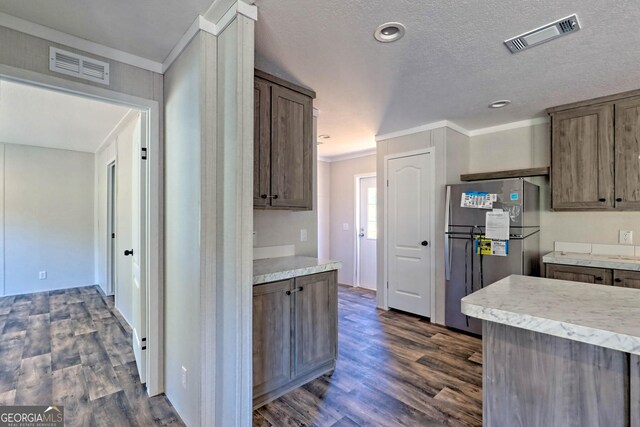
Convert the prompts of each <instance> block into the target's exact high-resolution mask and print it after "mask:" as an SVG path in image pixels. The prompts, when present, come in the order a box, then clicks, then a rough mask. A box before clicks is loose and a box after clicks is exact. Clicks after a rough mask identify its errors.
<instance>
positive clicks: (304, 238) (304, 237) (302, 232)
mask: <svg viewBox="0 0 640 427" xmlns="http://www.w3.org/2000/svg"><path fill="white" fill-rule="evenodd" d="M300 241H301V242H306V241H307V229H306V228H303V229H301V230H300Z"/></svg>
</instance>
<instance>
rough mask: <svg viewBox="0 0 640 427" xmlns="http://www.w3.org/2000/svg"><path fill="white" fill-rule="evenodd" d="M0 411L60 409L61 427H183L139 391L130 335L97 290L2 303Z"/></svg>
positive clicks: (167, 408) (160, 402)
mask: <svg viewBox="0 0 640 427" xmlns="http://www.w3.org/2000/svg"><path fill="white" fill-rule="evenodd" d="M0 332H1V334H0V405H49V404H53V405H62V406H64V412H65V426H87V425H92V426H93V425H96V426H103V425H104V426H113V425H117V426H128V425H130V426H138V425H139V426H151V425H163V426H181V425H183V424H182V421H181V420H180V418H179V417H178V415H177V414H176V412H175V410H174V408H173V407H172V406H171V403H169V401H168V400H167V398H166V397H165V396H164V395H161V396H155V397H151V398H149V397H148V396H147V394H146V390H145V387H144V386H143V385H142V384H141V383H140V380H139V377H138V371H137V368H136V363H135V360H134V356H133V350H132V346H131V330H130V329H129V327H128V325H127V324H126V322H125V321H124V319H122V318H121V316H120V314H119V313H118V312H117V311H116V310H115V308H114V299H113V297H106V296H104V295H102V293H101V291H100V290H99V288H98V287H97V286H88V287H83V288H71V289H64V290H57V291H50V292H41V293H35V294H28V295H17V296H9V297H3V298H0Z"/></svg>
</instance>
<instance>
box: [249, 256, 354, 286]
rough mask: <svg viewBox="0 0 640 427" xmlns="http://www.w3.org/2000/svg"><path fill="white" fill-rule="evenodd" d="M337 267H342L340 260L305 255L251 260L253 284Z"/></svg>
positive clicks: (336, 268)
mask: <svg viewBox="0 0 640 427" xmlns="http://www.w3.org/2000/svg"><path fill="white" fill-rule="evenodd" d="M339 268H342V263H341V262H340V261H332V260H329V259H318V258H311V257H306V256H286V257H280V258H265V259H256V260H254V261H253V284H254V285H259V284H262V283H269V282H276V281H278V280H286V279H291V278H292V277H298V276H306V275H309V274H315V273H322V272H323V271H331V270H338V269H339Z"/></svg>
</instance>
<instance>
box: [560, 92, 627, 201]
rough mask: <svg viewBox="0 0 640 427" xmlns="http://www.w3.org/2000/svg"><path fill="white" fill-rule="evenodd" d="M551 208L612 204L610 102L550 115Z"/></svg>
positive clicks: (611, 122) (611, 118) (611, 108)
mask: <svg viewBox="0 0 640 427" xmlns="http://www.w3.org/2000/svg"><path fill="white" fill-rule="evenodd" d="M552 120H553V123H552V128H553V134H552V141H553V144H552V152H551V156H552V157H551V158H552V161H551V177H552V178H551V179H552V186H553V190H552V191H553V208H554V209H557V210H560V209H593V208H595V209H606V208H613V206H614V200H613V144H612V141H613V106H611V105H604V106H596V107H587V108H581V109H577V110H571V111H563V112H560V113H556V114H554V115H553V118H552Z"/></svg>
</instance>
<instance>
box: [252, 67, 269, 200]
mask: <svg viewBox="0 0 640 427" xmlns="http://www.w3.org/2000/svg"><path fill="white" fill-rule="evenodd" d="M253 87H254V91H253V100H254V101H253V102H254V108H253V141H254V144H253V159H254V160H253V205H254V206H257V207H265V206H267V204H268V202H269V199H267V198H266V197H262V196H263V195H268V194H269V193H270V191H271V174H270V173H269V172H270V171H271V149H270V144H271V85H270V84H269V83H268V82H266V81H264V80H260V79H255V82H254V85H253Z"/></svg>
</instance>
